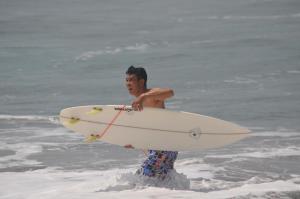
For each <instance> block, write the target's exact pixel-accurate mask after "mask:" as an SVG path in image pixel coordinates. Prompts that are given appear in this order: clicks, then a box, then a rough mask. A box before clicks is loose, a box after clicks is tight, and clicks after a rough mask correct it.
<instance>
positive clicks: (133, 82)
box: [126, 74, 144, 96]
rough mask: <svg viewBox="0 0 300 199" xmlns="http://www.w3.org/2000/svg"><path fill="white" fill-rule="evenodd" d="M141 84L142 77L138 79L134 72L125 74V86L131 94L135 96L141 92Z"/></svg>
mask: <svg viewBox="0 0 300 199" xmlns="http://www.w3.org/2000/svg"><path fill="white" fill-rule="evenodd" d="M143 86H144V80H143V79H140V80H139V79H138V78H137V76H136V75H134V74H131V75H130V74H128V75H126V87H127V89H128V92H129V93H130V94H131V95H134V96H137V95H138V94H139V93H140V92H141V89H143Z"/></svg>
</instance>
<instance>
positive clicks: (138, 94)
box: [135, 88, 148, 97]
mask: <svg viewBox="0 0 300 199" xmlns="http://www.w3.org/2000/svg"><path fill="white" fill-rule="evenodd" d="M147 90H148V89H147V88H143V89H141V90H140V91H139V92H138V93H137V94H136V95H135V97H139V96H140V95H142V94H143V93H146V92H147Z"/></svg>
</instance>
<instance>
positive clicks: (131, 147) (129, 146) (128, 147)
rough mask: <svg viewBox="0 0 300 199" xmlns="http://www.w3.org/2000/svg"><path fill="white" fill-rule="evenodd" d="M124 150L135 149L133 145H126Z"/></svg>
mask: <svg viewBox="0 0 300 199" xmlns="http://www.w3.org/2000/svg"><path fill="white" fill-rule="evenodd" d="M124 148H126V149H134V147H133V146H132V145H131V144H127V145H125V146H124Z"/></svg>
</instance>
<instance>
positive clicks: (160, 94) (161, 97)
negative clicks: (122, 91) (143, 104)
mask: <svg viewBox="0 0 300 199" xmlns="http://www.w3.org/2000/svg"><path fill="white" fill-rule="evenodd" d="M172 96H174V91H173V90H172V89H170V88H152V89H150V91H148V92H146V93H143V94H142V95H141V96H140V97H142V98H148V99H152V100H155V101H165V100H166V99H168V98H170V97H172Z"/></svg>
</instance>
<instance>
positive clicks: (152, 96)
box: [132, 88, 174, 110]
mask: <svg viewBox="0 0 300 199" xmlns="http://www.w3.org/2000/svg"><path fill="white" fill-rule="evenodd" d="M172 96H174V91H173V90H172V89H170V88H152V89H150V90H149V91H148V92H146V93H143V94H141V95H140V96H139V97H137V98H136V99H135V100H134V102H133V103H132V107H133V108H134V109H136V110H142V109H143V102H144V100H146V99H147V100H153V101H162V102H163V101H165V100H166V99H168V98H170V97H172Z"/></svg>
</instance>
